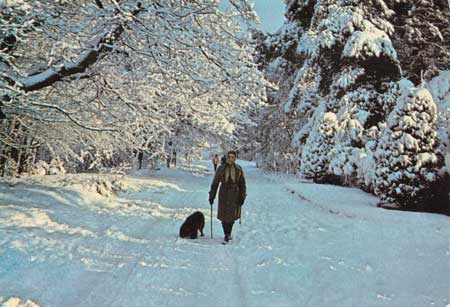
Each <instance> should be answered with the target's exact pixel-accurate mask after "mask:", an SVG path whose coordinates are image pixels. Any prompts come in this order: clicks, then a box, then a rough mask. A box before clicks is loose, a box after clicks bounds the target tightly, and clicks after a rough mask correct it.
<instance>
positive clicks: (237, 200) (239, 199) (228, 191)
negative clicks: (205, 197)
mask: <svg viewBox="0 0 450 307" xmlns="http://www.w3.org/2000/svg"><path fill="white" fill-rule="evenodd" d="M227 167H230V165H229V164H228V163H225V164H223V165H221V166H220V167H219V168H218V169H217V171H216V175H215V176H214V180H213V182H212V184H211V189H210V191H209V199H210V201H211V200H214V198H215V197H216V193H217V188H218V187H219V183H220V184H221V185H220V190H219V208H218V210H217V218H218V219H219V220H221V221H222V222H234V221H235V220H237V219H239V217H240V209H241V206H242V205H243V204H244V200H245V197H246V196H247V194H246V186H245V177H244V172H243V171H242V167H240V166H239V165H237V164H234V167H235V172H236V177H235V182H233V181H232V180H231V178H228V182H225V172H226V169H227Z"/></svg>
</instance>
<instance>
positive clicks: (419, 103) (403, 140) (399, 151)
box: [375, 88, 440, 208]
mask: <svg viewBox="0 0 450 307" xmlns="http://www.w3.org/2000/svg"><path fill="white" fill-rule="evenodd" d="M437 147H438V139H437V133H436V105H435V103H434V101H433V98H432V96H431V94H430V92H429V91H428V90H426V89H424V88H416V89H411V90H410V91H407V92H406V93H404V95H402V96H401V97H400V99H399V101H398V103H397V105H396V106H395V108H394V110H393V111H392V112H391V114H390V115H389V118H388V121H387V126H386V128H385V129H384V130H383V131H382V134H381V139H380V142H379V144H378V147H377V150H376V153H375V160H376V186H375V192H376V194H377V195H379V196H380V197H381V198H382V200H383V201H385V202H389V203H395V204H398V205H401V206H403V207H405V208H420V206H424V205H425V203H424V201H425V200H426V197H427V195H426V191H427V189H428V188H429V187H430V183H432V182H433V181H436V179H437V178H436V175H437V167H438V166H439V163H440V161H439V157H438V155H437V152H436V149H437Z"/></svg>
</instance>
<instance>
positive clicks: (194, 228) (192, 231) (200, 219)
mask: <svg viewBox="0 0 450 307" xmlns="http://www.w3.org/2000/svg"><path fill="white" fill-rule="evenodd" d="M203 227H205V216H204V215H203V213H201V212H200V211H197V212H194V213H192V214H191V215H189V216H188V217H187V219H186V221H184V223H183V225H181V227H180V237H181V238H190V239H197V235H198V231H199V230H200V235H201V236H202V237H203V236H204V234H203Z"/></svg>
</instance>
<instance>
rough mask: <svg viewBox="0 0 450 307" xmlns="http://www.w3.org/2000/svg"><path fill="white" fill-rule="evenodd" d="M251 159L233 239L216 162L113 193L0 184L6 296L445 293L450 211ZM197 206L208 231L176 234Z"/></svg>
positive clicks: (301, 300) (350, 302)
mask: <svg viewBox="0 0 450 307" xmlns="http://www.w3.org/2000/svg"><path fill="white" fill-rule="evenodd" d="M242 165H243V166H244V170H245V173H246V177H247V184H248V198H247V201H246V204H245V206H244V211H243V223H242V225H239V224H235V227H234V230H233V237H234V239H233V241H232V243H231V244H229V245H227V246H223V245H221V244H220V242H221V239H222V237H223V234H222V229H221V226H220V224H219V221H218V220H217V219H215V218H214V220H213V222H214V239H210V228H209V226H210V224H209V223H210V218H209V214H210V209H209V205H208V203H207V199H208V194H207V192H208V190H209V185H210V183H211V180H212V176H213V174H212V171H211V170H210V169H209V165H208V162H206V161H200V162H197V163H194V164H192V166H186V165H185V166H182V167H181V168H179V169H176V170H173V169H170V170H167V169H163V170H161V171H160V172H157V173H154V174H149V173H146V172H141V173H140V174H139V176H134V177H130V178H129V184H130V186H138V187H140V188H139V189H138V190H136V191H129V192H127V193H122V194H120V195H119V197H116V198H113V199H107V198H103V197H100V196H96V195H91V194H89V193H87V192H86V193H84V192H83V193H80V192H76V191H75V190H69V189H67V188H59V187H50V186H47V185H42V184H39V183H35V184H18V185H16V186H14V187H10V186H8V185H5V184H0V303H1V302H6V301H7V300H8V299H9V298H10V297H12V296H16V297H19V298H21V299H22V301H23V302H24V301H26V300H27V299H30V300H33V301H34V302H36V304H38V305H39V306H214V307H215V306H255V307H256V306H445V305H446V304H448V303H449V295H450V268H449V267H450V264H449V244H450V241H449V240H450V223H449V220H448V217H445V216H440V215H433V214H418V213H406V212H394V211H385V210H381V209H378V208H375V207H374V204H375V203H376V201H377V199H376V198H374V197H372V196H370V195H367V194H365V193H363V192H361V191H359V190H355V189H346V188H340V187H333V186H327V185H316V184H310V183H302V182H299V181H298V179H295V178H294V177H293V176H288V175H277V174H264V173H263V172H261V171H260V170H258V169H256V168H255V167H254V166H253V165H252V164H250V163H245V162H242ZM216 205H217V204H215V206H214V209H216ZM196 210H201V211H202V212H203V213H204V214H205V216H206V226H205V231H204V232H205V235H206V236H205V237H202V238H200V239H198V240H184V239H177V233H178V228H179V226H180V225H181V223H182V222H183V220H184V218H185V217H186V216H187V215H189V214H190V213H192V212H194V211H196ZM215 213H216V212H215V211H214V215H215Z"/></svg>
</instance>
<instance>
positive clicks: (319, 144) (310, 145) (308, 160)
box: [300, 112, 338, 182]
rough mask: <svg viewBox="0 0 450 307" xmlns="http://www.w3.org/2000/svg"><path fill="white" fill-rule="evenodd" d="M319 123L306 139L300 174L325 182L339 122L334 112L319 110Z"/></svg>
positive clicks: (317, 115)
mask: <svg viewBox="0 0 450 307" xmlns="http://www.w3.org/2000/svg"><path fill="white" fill-rule="evenodd" d="M316 117H317V118H316V120H317V124H316V125H315V126H314V127H315V128H314V129H313V130H312V131H311V133H310V134H309V136H308V139H307V140H306V144H305V146H304V148H303V151H302V156H301V164H300V174H301V176H303V177H305V178H310V179H313V180H314V181H316V182H323V181H324V180H325V177H326V175H327V173H328V167H329V158H328V153H329V151H330V149H331V148H332V147H333V138H334V136H335V135H336V131H337V128H338V122H337V118H336V114H334V113H332V112H326V113H324V112H318V113H317V114H316Z"/></svg>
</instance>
